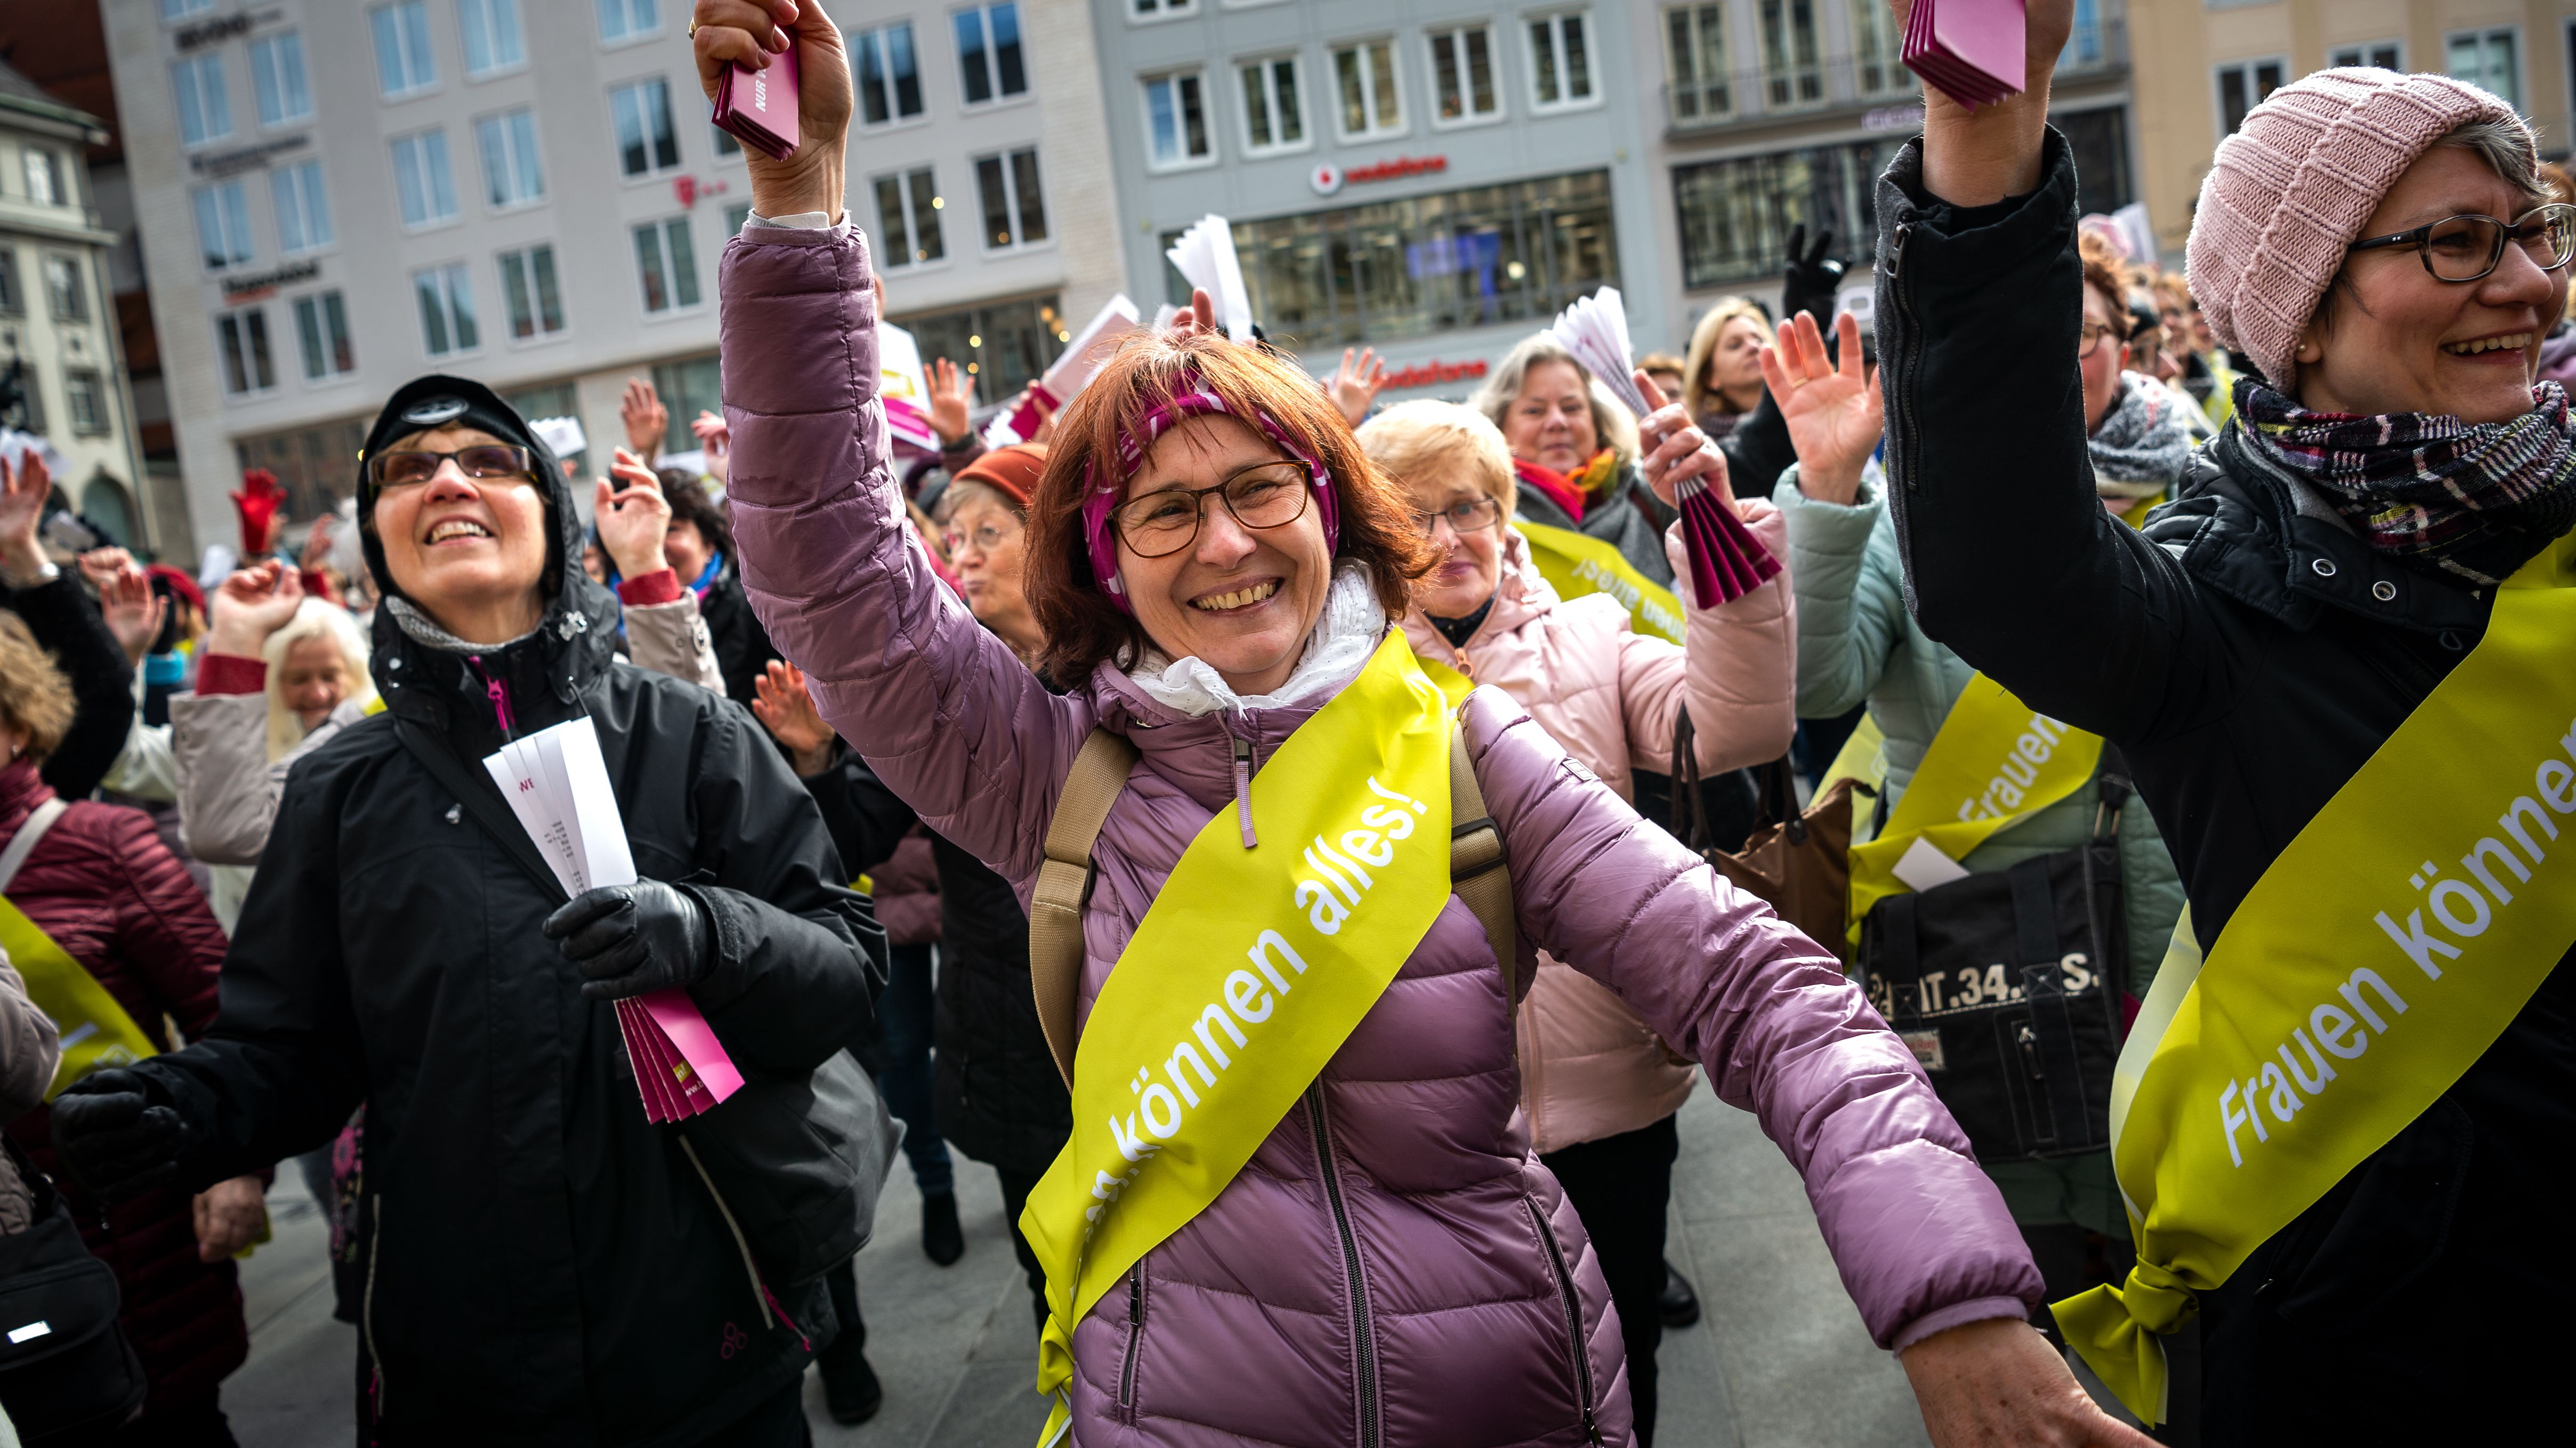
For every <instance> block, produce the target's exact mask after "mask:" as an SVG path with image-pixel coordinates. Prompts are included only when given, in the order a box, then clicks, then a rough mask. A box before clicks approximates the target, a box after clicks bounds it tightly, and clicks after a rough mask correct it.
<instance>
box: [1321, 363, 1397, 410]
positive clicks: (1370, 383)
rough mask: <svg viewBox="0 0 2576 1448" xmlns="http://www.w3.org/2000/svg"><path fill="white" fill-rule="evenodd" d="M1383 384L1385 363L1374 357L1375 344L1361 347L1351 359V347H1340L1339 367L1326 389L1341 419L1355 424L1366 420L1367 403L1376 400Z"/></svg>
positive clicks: (1384, 381)
mask: <svg viewBox="0 0 2576 1448" xmlns="http://www.w3.org/2000/svg"><path fill="white" fill-rule="evenodd" d="M1384 386H1386V364H1385V363H1384V362H1381V361H1379V360H1378V356H1377V349H1376V348H1374V347H1362V348H1361V349H1360V350H1359V353H1358V360H1357V361H1356V362H1354V361H1353V360H1352V353H1351V349H1350V348H1348V347H1344V348H1343V349H1342V365H1341V368H1340V370H1338V371H1336V372H1335V373H1334V374H1333V380H1332V382H1331V384H1330V385H1329V386H1328V387H1327V389H1326V390H1327V391H1330V392H1331V393H1332V394H1333V405H1334V406H1336V407H1338V408H1340V409H1341V410H1342V420H1343V421H1344V422H1347V423H1349V424H1350V425H1351V426H1353V427H1357V426H1359V425H1360V424H1361V423H1363V422H1366V421H1368V415H1369V404H1371V403H1373V402H1375V401H1377V394H1378V389H1379V388H1381V387H1384Z"/></svg>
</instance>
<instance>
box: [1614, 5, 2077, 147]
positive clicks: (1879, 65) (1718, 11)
mask: <svg viewBox="0 0 2576 1448" xmlns="http://www.w3.org/2000/svg"><path fill="white" fill-rule="evenodd" d="M1824 3H1827V4H1832V3H1841V4H1843V5H1845V6H1846V7H1847V11H1846V13H1847V14H1848V15H1849V17H1850V21H1851V42H1852V57H1851V71H1852V80H1853V88H1854V89H1855V90H1857V91H1858V92H1859V94H1860V96H1861V98H1862V99H1868V98H1871V97H1874V96H1897V95H1907V94H1911V93H1913V92H1914V91H1916V90H1918V89H1919V88H1920V85H1919V82H1917V81H1916V80H1915V78H1914V72H1912V71H1910V70H1908V69H1906V68H1905V66H1904V64H1903V61H1902V56H1901V50H1902V47H1901V46H1900V44H1899V40H1900V37H1899V36H1898V34H1897V29H1896V22H1895V20H1894V18H1893V17H1892V16H1890V14H1889V13H1888V8H1887V4H1886V0H1824ZM1817 7H1818V0H1756V3H1755V5H1754V25H1755V32H1756V35H1757V36H1758V40H1759V44H1760V46H1761V58H1760V59H1761V64H1760V65H1759V66H1758V67H1755V68H1747V69H1744V70H1742V71H1739V70H1738V69H1737V68H1736V67H1735V66H1734V65H1733V63H1732V62H1731V60H1730V58H1729V55H1728V49H1727V40H1726V16H1727V7H1726V6H1725V5H1724V4H1720V3H1704V4H1694V5H1676V6H1673V7H1671V8H1670V9H1667V10H1666V11H1665V12H1664V74H1665V79H1666V81H1667V83H1668V85H1669V88H1670V89H1669V95H1670V99H1671V105H1672V115H1673V119H1674V121H1675V122H1676V123H1679V124H1685V125H1688V124H1696V123H1705V122H1709V121H1716V120H1721V119H1724V118H1725V117H1728V116H1731V115H1734V114H1735V112H1736V109H1737V107H1738V105H1739V103H1740V100H1741V93H1742V91H1743V90H1744V88H1746V87H1752V88H1754V89H1755V90H1757V91H1758V92H1759V93H1760V95H1761V97H1762V108H1763V109H1764V110H1765V111H1793V110H1799V109H1802V108H1805V107H1808V106H1820V105H1823V104H1825V102H1826V100H1827V95H1826V85H1825V70H1826V65H1825V58H1824V54H1823V47H1822V42H1821V40H1820V39H1819V35H1818V31H1817V25H1816V22H1817V18H1818V16H1817ZM2091 8H2092V7H2091V5H2090V4H2089V3H2085V4H2081V5H2079V9H2082V10H2085V11H2088V12H2089V11H2090V10H2091ZM2081 19H2082V17H2080V16H2079V23H2080V22H2081Z"/></svg>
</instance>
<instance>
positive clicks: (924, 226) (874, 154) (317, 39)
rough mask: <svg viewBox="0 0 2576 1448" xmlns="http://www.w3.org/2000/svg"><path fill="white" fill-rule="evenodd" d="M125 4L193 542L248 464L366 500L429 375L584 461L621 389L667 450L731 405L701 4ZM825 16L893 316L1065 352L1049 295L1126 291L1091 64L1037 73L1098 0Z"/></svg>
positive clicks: (854, 178)
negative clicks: (1018, 330) (1062, 148)
mask: <svg viewBox="0 0 2576 1448" xmlns="http://www.w3.org/2000/svg"><path fill="white" fill-rule="evenodd" d="M101 3H102V8H103V10H104V13H105V17H106V25H107V36H108V46H109V52H110V55H111V58H112V61H113V65H114V70H115V80H116V90H117V95H118V99H119V106H120V109H121V110H122V112H123V131H124V136H123V139H124V142H125V146H126V151H127V156H128V161H129V167H130V175H131V186H132V191H133V204H134V208H135V213H136V220H137V225H138V230H139V233H140V235H141V238H142V246H143V257H142V261H143V269H144V271H145V273H146V275H147V276H148V278H149V281H150V287H151V293H152V299H153V308H154V314H155V319H156V323H157V327H158V332H159V336H160V342H161V361H162V372H163V377H164V381H165V386H166V388H167V391H168V396H169V404H170V412H171V416H172V420H173V430H174V434H175V441H176V446H177V452H178V455H179V461H180V464H181V467H182V468H183V470H184V474H185V478H186V485H187V492H188V498H189V507H190V510H191V514H192V516H193V519H194V522H195V527H196V532H197V534H198V536H199V537H201V538H204V539H209V540H212V539H229V538H231V537H233V536H234V534H235V531H236V529H235V527H234V525H233V522H232V517H231V505H230V502H229V500H228V498H227V496H226V495H227V493H228V492H229V491H230V490H231V489H233V488H234V487H236V486H238V478H239V475H240V472H241V470H242V469H243V468H244V467H251V466H260V467H267V468H269V469H271V470H273V471H274V472H275V473H276V474H277V475H278V477H279V479H280V481H281V482H282V483H284V484H285V486H286V488H287V490H288V493H289V498H290V502H289V512H290V514H291V515H292V516H294V517H297V518H304V517H310V516H313V515H314V514H315V513H316V512H318V511H320V510H321V509H323V508H327V507H329V506H331V505H332V504H333V503H335V502H336V500H337V499H338V498H339V497H341V496H345V495H346V494H347V493H348V491H349V490H350V488H351V487H352V486H353V484H354V482H355V473H356V468H355V454H356V451H357V448H358V445H359V443H360V441H361V440H362V438H363V434H364V430H365V428H366V425H367V424H368V422H369V421H371V420H372V418H373V416H374V414H375V411H376V409H377V407H378V406H379V405H380V404H381V402H382V400H383V399H384V398H385V396H387V395H388V394H389V393H391V392H392V391H393V389H394V388H395V387H397V386H399V385H400V384H401V383H402V382H404V381H405V380H407V379H409V378H411V377H414V376H417V375H419V374H421V373H424V372H431V371H451V372H456V373H459V374H461V375H465V376H470V377H474V378H477V379H479V380H481V381H484V382H486V383H489V384H490V385H492V386H493V387H494V388H496V389H497V390H499V391H500V392H501V393H503V395H505V396H507V397H509V398H510V399H511V400H512V401H513V402H514V403H515V404H517V405H518V406H519V408H520V409H521V410H522V411H524V412H526V413H527V414H528V415H530V416H532V417H539V416H549V415H561V414H568V415H572V416H575V417H578V418H579V419H580V421H581V423H582V426H583V429H584V431H585V432H586V434H587V435H588V437H589V440H590V443H591V451H590V455H589V457H587V458H585V459H584V460H583V461H584V463H585V465H586V466H587V467H589V469H590V470H592V471H596V470H598V467H599V466H600V465H601V464H603V463H604V462H605V459H606V453H607V449H608V447H609V446H610V445H611V444H612V443H616V442H621V441H622V440H623V437H624V433H623V429H622V427H621V425H620V423H619V420H618V404H619V399H620V396H621V394H622V391H623V389H624V386H625V383H626V380H627V379H628V378H629V377H649V378H651V379H652V380H653V381H654V383H655V385H656V387H657V389H658V390H659V391H660V393H661V396H662V400H663V402H664V404H665V405H666V406H667V407H668V408H669V410H670V413H671V434H670V436H669V439H668V441H667V442H666V447H668V448H670V449H673V450H685V449H687V448H689V447H691V446H692V443H691V440H690V438H689V435H688V432H687V421H688V419H690V418H693V417H695V416H696V415H697V414H698V412H699V411H700V410H701V409H714V408H718V407H720V405H721V403H720V399H719V396H718V381H719V374H718V365H717V359H716V335H717V329H716V266H717V261H718V258H719V255H720V253H721V251H722V249H723V246H724V244H725V242H726V241H727V240H728V239H730V237H731V236H732V234H733V232H734V231H735V229H737V228H738V227H739V226H740V224H741V221H742V218H743V216H744V214H745V213H746V212H747V211H748V209H749V205H750V191H749V185H748V181H747V177H746V173H745V171H744V167H743V161H742V154H741V150H740V147H739V145H738V143H736V142H735V141H734V140H733V139H732V138H731V137H730V136H726V135H724V134H723V133H721V132H719V131H717V130H716V129H715V128H714V127H713V126H711V125H709V124H708V123H707V120H706V115H707V104H706V101H705V99H704V97H703V96H702V95H701V94H700V93H699V90H698V86H697V78H696V70H695V65H694V62H693V60H692V57H691V51H690V47H689V43H688V39H687V36H686V31H687V25H688V14H687V10H688V7H687V5H686V4H684V3H682V0H543V3H540V0H378V3H372V4H369V3H361V0H249V3H245V0H101ZM826 8H827V10H828V11H829V13H831V14H832V15H833V17H834V18H835V20H837V21H838V22H839V23H840V24H841V26H842V27H843V29H844V31H845V32H846V33H848V34H849V35H850V36H851V37H852V39H853V43H854V56H856V57H858V63H857V64H856V65H855V67H854V68H855V70H856V72H857V78H858V80H859V83H860V87H861V92H862V99H861V103H860V105H861V114H860V117H859V122H858V124H857V125H855V126H854V127H853V131H852V135H851V139H850V147H849V149H850V181H851V190H850V197H849V206H850V210H851V213H852V215H853V216H854V217H855V218H856V219H857V220H858V221H859V222H860V224H861V225H863V226H865V227H867V228H869V229H870V232H871V235H872V236H874V237H876V238H878V241H879V251H880V252H881V253H884V254H886V255H887V257H888V260H889V262H891V261H892V259H893V253H894V252H895V251H896V250H897V249H898V248H897V247H896V246H894V245H893V243H895V242H896V241H897V240H898V238H897V237H896V236H895V235H894V234H893V232H892V229H891V228H888V227H886V226H884V224H883V215H882V214H881V212H880V204H881V199H884V198H892V199H893V200H894V201H895V202H896V206H897V214H898V215H899V216H900V217H901V218H902V220H903V221H904V232H903V234H902V236H901V238H900V241H901V247H900V249H901V250H903V251H905V252H908V253H910V257H911V259H910V260H909V261H908V262H907V263H906V264H904V265H900V266H894V265H890V266H889V267H888V271H887V284H888V291H889V300H890V304H891V309H892V311H893V312H894V313H895V315H896V316H897V318H898V320H905V319H909V320H911V321H913V322H914V323H915V324H916V325H919V326H921V327H923V329H924V331H925V335H924V337H923V345H924V351H925V353H929V354H932V355H942V354H945V355H950V356H954V357H955V358H956V360H958V361H959V362H960V363H964V364H972V365H974V366H976V368H977V370H978V372H979V373H981V372H983V371H988V370H993V371H1001V372H1004V373H1011V372H1014V371H1016V370H1020V369H1022V368H1025V366H1026V365H1027V364H1026V361H1025V359H1026V358H1029V357H1036V358H1038V359H1039V360H1041V361H1042V360H1043V359H1044V357H1047V356H1051V355H1052V353H1049V352H1046V351H1045V344H1046V342H1047V341H1049V340H1051V339H1049V338H1048V337H1047V336H1046V335H1045V334H1044V331H1043V323H1042V322H1040V321H1037V320H1036V319H1038V318H1039V316H1040V312H1041V310H1042V309H1044V310H1050V311H1056V312H1061V311H1062V310H1063V309H1065V308H1067V307H1069V306H1071V305H1075V304H1077V303H1079V302H1081V301H1082V300H1083V299H1084V298H1095V300H1093V301H1092V303H1091V304H1093V305H1096V298H1097V297H1106V296H1107V295H1108V294H1109V292H1110V291H1112V290H1114V289H1115V286H1116V282H1115V280H1114V279H1113V278H1107V277H1106V274H1105V272H1104V273H1103V277H1102V278H1101V279H1099V280H1092V279H1089V278H1087V277H1086V276H1085V275H1084V274H1083V273H1082V269H1081V264H1080V263H1081V261H1082V260H1083V259H1089V258H1096V257H1099V256H1102V255H1105V254H1107V253H1108V252H1109V251H1110V248H1108V247H1107V245H1106V243H1105V238H1095V239H1094V240H1093V241H1092V243H1091V244H1090V245H1089V246H1087V247H1086V246H1085V245H1082V244H1080V241H1079V237H1078V229H1079V228H1080V227H1083V226H1086V225H1088V226H1093V227H1097V226H1099V225H1100V224H1101V220H1102V218H1104V217H1105V215H1106V213H1105V212H1102V211H1100V209H1099V207H1098V206H1097V205H1096V204H1094V205H1091V206H1088V207H1087V206H1086V205H1085V204H1084V203H1085V199H1086V198H1085V197H1084V196H1083V195H1082V194H1081V192H1082V191H1083V190H1084V188H1082V187H1079V186H1077V187H1075V188H1073V190H1074V193H1075V194H1067V188H1066V187H1065V184H1064V181H1063V178H1061V177H1057V176H1051V175H1050V167H1051V166H1052V165H1053V164H1054V163H1055V161H1056V160H1057V159H1058V158H1057V154H1056V149H1055V146H1054V143H1051V142H1050V141H1049V139H1048V137H1049V135H1050V132H1051V128H1052V127H1055V126H1058V125H1074V126H1080V125H1081V124H1082V123H1081V119H1080V117H1081V113H1082V111H1083V109H1084V99H1083V98H1084V96H1085V95H1087V94H1089V95H1092V101H1091V109H1092V110H1093V112H1095V113H1096V111H1097V97H1096V94H1095V93H1094V92H1093V87H1094V76H1095V70H1094V68H1093V67H1092V66H1090V65H1089V64H1087V63H1077V64H1074V65H1070V66H1065V67H1057V66H1054V65H1050V66H1047V67H1044V68H1041V67H1039V66H1037V65H1036V64H1034V55H1035V54H1036V53H1037V51H1036V47H1038V46H1040V45H1048V46H1058V47H1062V48H1063V49H1064V50H1065V51H1066V52H1067V53H1068V54H1070V55H1071V56H1072V57H1073V58H1074V59H1076V60H1077V61H1079V60H1080V57H1081V45H1082V42H1084V41H1085V40H1086V39H1087V31H1086V25H1087V17H1086V16H1085V15H1084V14H1083V12H1082V8H1081V6H1080V5H1079V4H1078V3H1076V0H991V3H984V4H977V5H973V6H968V7H962V8H961V7H949V8H941V7H934V6H929V5H924V6H922V7H920V9H919V13H918V14H913V13H911V12H910V11H909V10H908V9H907V8H905V7H902V6H898V5H892V4H887V3H883V0H870V3H858V0H831V3H828V4H827V6H826ZM970 20H971V22H972V23H971V25H970ZM1097 129H1098V126H1097V121H1096V119H1094V120H1093V121H1092V122H1091V124H1090V125H1089V126H1088V128H1087V131H1085V130H1077V131H1076V132H1075V134H1084V133H1089V134H1096V133H1097ZM1057 134H1061V133H1060V132H1059V133H1057ZM1066 149H1067V150H1068V151H1071V150H1072V149H1074V148H1066ZM1066 159H1067V160H1068V161H1074V162H1075V166H1076V169H1077V171H1078V167H1079V162H1078V161H1077V160H1076V159H1075V158H1074V157H1072V156H1070V155H1068V156H1067V157H1066ZM889 178H893V184H891V185H889V184H885V183H887V182H888V180H889ZM952 201H953V202H954V203H956V204H954V205H951V204H950V203H951V202H952ZM905 208H914V209H913V210H909V211H907V210H906V209H905ZM988 315H989V316H993V317H996V318H998V319H999V324H998V325H995V326H992V327H979V326H978V325H977V323H978V322H979V321H980V320H981V319H982V318H983V317H985V316H988ZM1024 321H1026V322H1029V323H1030V325H1028V326H1026V327H1024V328H1023V331H1028V332H1036V333H1037V334H1038V335H1036V336H1034V337H1031V336H1024V335H1018V334H1015V333H1013V332H1012V330H1011V328H1012V327H1013V326H1017V325H1020V324H1021V323H1022V322H1024ZM942 328H945V330H942ZM951 331H953V332H956V333H957V334H958V335H957V336H955V337H954V338H951V337H950V336H949V335H948V333H949V332H951ZM988 332H989V333H990V334H991V335H986V334H987V333H988ZM1015 348H1016V350H1014V349H1015Z"/></svg>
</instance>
